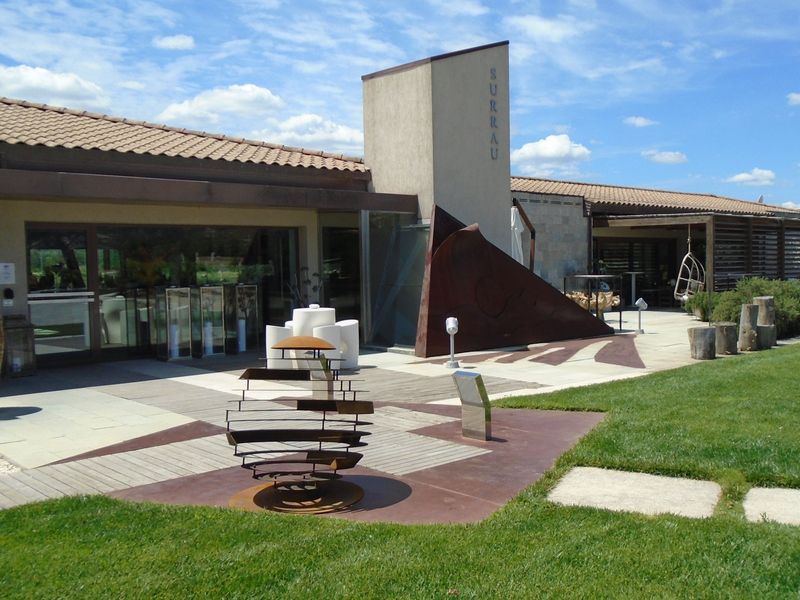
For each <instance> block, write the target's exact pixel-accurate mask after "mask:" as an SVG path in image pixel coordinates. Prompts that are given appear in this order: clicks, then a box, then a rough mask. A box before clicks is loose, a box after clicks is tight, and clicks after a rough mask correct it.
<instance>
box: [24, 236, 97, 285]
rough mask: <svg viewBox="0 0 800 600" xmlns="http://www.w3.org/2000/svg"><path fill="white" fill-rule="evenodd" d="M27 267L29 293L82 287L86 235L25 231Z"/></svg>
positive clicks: (84, 273)
mask: <svg viewBox="0 0 800 600" xmlns="http://www.w3.org/2000/svg"><path fill="white" fill-rule="evenodd" d="M28 270H29V272H28V290H29V291H31V292H54V291H73V290H74V291H80V290H86V289H87V280H88V279H87V278H88V276H87V271H88V270H87V266H86V234H85V233H84V232H82V231H74V232H70V231H49V230H37V229H33V230H29V231H28Z"/></svg>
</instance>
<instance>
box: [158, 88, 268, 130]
mask: <svg viewBox="0 0 800 600" xmlns="http://www.w3.org/2000/svg"><path fill="white" fill-rule="evenodd" d="M282 106H283V100H281V99H280V98H279V97H278V96H276V95H275V94H273V93H272V92H271V91H270V90H268V89H267V88H264V87H260V86H257V85H254V84H252V83H245V84H242V85H237V84H234V85H230V86H228V87H224V88H223V87H218V88H214V89H211V90H205V91H204V92H200V93H199V94H197V95H196V96H195V97H194V98H191V99H189V100H184V101H183V102H175V103H173V104H170V105H169V106H167V108H165V109H164V110H163V111H161V113H159V114H158V116H156V119H158V120H159V121H165V122H168V123H170V122H180V123H194V124H197V125H202V124H204V123H218V122H219V121H220V119H221V117H222V116H223V115H235V116H239V117H246V118H250V119H253V118H259V117H262V118H263V117H265V116H268V115H271V114H272V113H273V112H274V111H275V110H276V109H278V108H280V107H282Z"/></svg>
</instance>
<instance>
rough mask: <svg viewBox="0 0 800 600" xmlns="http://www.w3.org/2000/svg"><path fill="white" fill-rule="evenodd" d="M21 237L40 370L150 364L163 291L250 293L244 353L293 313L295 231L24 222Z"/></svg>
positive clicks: (164, 323)
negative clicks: (140, 359) (268, 324)
mask: <svg viewBox="0 0 800 600" xmlns="http://www.w3.org/2000/svg"><path fill="white" fill-rule="evenodd" d="M26 234H27V259H28V260H27V263H28V264H27V274H28V287H29V295H28V306H29V311H30V320H31V323H32V324H33V327H34V343H35V349H36V355H37V361H39V362H40V363H43V364H47V363H51V364H52V363H54V362H65V361H71V360H93V359H113V358H126V357H129V356H141V355H144V356H148V355H152V356H155V355H156V350H157V348H156V346H157V340H159V339H161V338H163V337H164V336H161V335H159V331H158V328H159V327H169V323H170V322H169V319H168V318H166V317H165V316H164V315H158V314H157V312H158V310H159V306H160V305H159V303H158V302H157V297H158V294H159V293H161V292H163V290H164V289H165V288H172V287H175V288H181V289H184V288H195V289H199V290H202V289H205V288H212V287H213V288H215V289H222V287H223V286H228V287H230V286H237V285H243V284H246V285H247V286H250V287H249V288H248V289H255V290H257V293H255V294H251V295H253V296H254V298H256V300H255V302H256V303H257V307H256V311H255V312H257V313H258V317H257V320H256V321H255V323H254V324H253V326H252V327H250V326H248V333H247V337H248V340H249V341H248V344H249V345H253V344H252V343H251V342H252V340H250V338H252V337H253V335H255V336H256V337H257V338H259V337H260V336H259V331H263V323H264V321H281V320H285V319H287V318H289V314H290V313H291V309H292V307H293V304H292V294H291V283H292V282H294V281H296V280H297V271H298V267H297V265H298V239H297V238H298V233H297V230H296V229H294V228H264V227H262V228H256V227H165V226H127V225H108V226H106V225H93V224H92V225H70V226H66V225H62V224H57V225H55V224H52V225H51V224H28V226H27V230H26ZM162 295H163V294H162ZM206 296H209V295H208V294H202V293H200V292H199V291H198V294H197V297H198V298H199V299H200V298H205V297H206ZM240 296H242V294H234V295H233V296H232V297H233V298H239V297H240ZM206 299H207V298H206ZM235 302H236V301H232V302H231V303H230V304H231V309H232V310H234V311H236V310H237V308H236V305H235ZM198 306H199V309H198V310H202V302H201V301H200V300H198ZM239 312H241V311H239ZM252 312H253V311H250V310H249V309H248V320H249V321H250V319H249V317H251V316H252ZM233 318H234V319H236V315H234V316H233ZM197 321H198V324H199V319H197ZM250 329H252V331H250ZM161 333H163V332H161ZM234 347H235V348H239V347H241V346H239V345H236V346H234Z"/></svg>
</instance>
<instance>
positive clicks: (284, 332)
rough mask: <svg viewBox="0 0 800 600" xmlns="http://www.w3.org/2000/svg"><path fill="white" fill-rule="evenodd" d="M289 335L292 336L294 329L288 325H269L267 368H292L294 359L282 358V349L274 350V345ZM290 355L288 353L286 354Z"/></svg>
mask: <svg viewBox="0 0 800 600" xmlns="http://www.w3.org/2000/svg"><path fill="white" fill-rule="evenodd" d="M288 337H292V330H291V329H289V328H288V327H281V326H280V325H267V335H266V338H267V354H266V357H267V368H269V369H291V368H292V361H291V360H290V359H289V358H281V357H282V356H283V352H282V351H281V350H273V349H272V347H273V346H274V345H275V344H277V343H278V342H280V341H281V340H285V339H286V338H288ZM286 356H287V357H288V356H289V355H288V353H287V355H286Z"/></svg>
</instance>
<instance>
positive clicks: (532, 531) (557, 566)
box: [0, 347, 800, 598]
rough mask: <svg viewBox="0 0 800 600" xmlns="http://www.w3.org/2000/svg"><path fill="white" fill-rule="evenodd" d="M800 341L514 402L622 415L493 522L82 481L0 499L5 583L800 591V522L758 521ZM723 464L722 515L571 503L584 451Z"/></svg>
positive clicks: (446, 591)
mask: <svg viewBox="0 0 800 600" xmlns="http://www.w3.org/2000/svg"><path fill="white" fill-rule="evenodd" d="M798 367H800V347H790V348H784V349H777V350H771V351H769V352H763V353H758V354H753V355H748V356H740V357H733V358H729V359H725V360H718V361H713V362H708V363H703V364H698V365H693V366H691V367H687V368H683V369H677V370H674V371H668V372H663V373H658V374H655V375H652V376H649V377H646V378H641V379H636V380H628V381H623V382H616V383H612V384H607V385H602V386H594V387H589V388H582V389H579V390H569V391H564V392H558V393H555V394H549V395H542V396H533V397H528V398H520V399H514V400H508V401H505V402H504V404H505V405H506V406H530V407H546V408H567V409H572V410H603V411H607V412H608V416H607V418H606V419H605V420H604V422H603V423H602V424H601V425H600V426H598V427H597V428H596V429H595V430H594V431H593V432H592V433H591V434H590V435H588V436H587V437H586V438H584V440H582V441H581V442H580V443H579V444H578V445H577V446H576V447H575V448H574V449H573V450H571V451H570V452H568V453H567V454H565V455H564V456H563V457H562V458H561V459H560V460H559V461H558V464H557V465H556V466H555V468H554V469H553V470H552V471H551V472H550V473H548V475H547V476H546V477H545V478H544V479H543V480H542V481H540V482H539V483H538V484H536V485H534V486H532V487H531V488H528V489H527V490H526V491H525V492H523V493H522V494H521V495H520V496H519V497H517V498H516V499H515V500H513V501H512V502H511V503H510V504H509V505H507V506H506V507H505V508H503V509H502V510H500V511H499V512H497V513H496V514H495V515H494V516H492V517H491V518H490V519H488V520H486V521H484V522H483V523H479V524H475V525H467V526H400V525H389V524H378V525H367V524H359V523H352V522H346V521H340V520H337V519H329V518H319V517H291V516H281V515H274V514H267V513H265V514H251V513H242V512H237V511H230V510H223V509H213V508H183V507H169V506H157V505H148V504H130V503H125V502H120V501H115V500H110V499H107V498H102V497H97V498H67V499H63V500H60V501H54V502H46V503H42V504H36V505H29V506H25V507H20V508H17V509H13V510H8V511H3V512H0V590H2V594H3V596H4V597H9V598H10V597H20V598H29V597H42V598H51V597H87V598H88V597H91V598H96V597H104V598H105V597H113V598H118V597H130V598H157V597H162V598H184V597H214V598H223V597H224V598H263V597H271V598H286V597H289V598H323V597H324V598H402V597H414V598H446V597H464V598H533V597H547V596H550V597H558V598H561V597H581V598H590V597H596V596H600V597H612V596H613V597H631V598H649V597H665V598H667V597H712V598H731V597H737V598H738V597H749V598H771V597H774V598H781V597H782V598H798V595H799V594H800V527H789V526H781V525H776V524H773V523H757V524H750V523H747V522H745V521H744V519H743V517H742V514H741V502H740V500H741V497H742V496H743V494H744V493H745V492H746V490H747V488H748V487H749V486H751V485H755V484H758V485H787V486H791V487H800V431H798V423H800V400H798V398H800V378H798V377H797V374H796V371H797V370H798ZM578 464H579V465H595V466H605V467H613V468H622V469H630V470H637V471H647V472H652V473H664V474H671V475H683V476H689V477H696V478H707V479H713V480H716V481H718V482H720V483H721V484H722V485H723V487H724V489H725V495H726V496H725V501H724V502H722V503H721V506H720V509H719V510H718V512H717V514H716V515H715V516H714V517H713V518H710V519H706V520H692V519H684V518H679V517H671V516H665V517H645V516H640V515H632V514H617V513H610V512H605V511H599V510H592V509H578V508H564V507H559V506H555V505H551V504H550V503H548V502H547V501H546V499H545V496H546V493H547V490H548V489H549V487H550V486H552V485H553V484H554V483H555V482H556V481H557V480H558V478H559V477H560V476H561V475H563V473H565V472H566V471H567V470H568V469H569V468H570V467H571V466H573V465H578Z"/></svg>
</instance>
